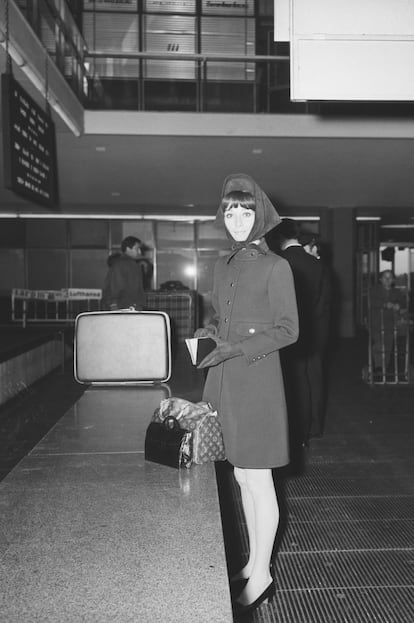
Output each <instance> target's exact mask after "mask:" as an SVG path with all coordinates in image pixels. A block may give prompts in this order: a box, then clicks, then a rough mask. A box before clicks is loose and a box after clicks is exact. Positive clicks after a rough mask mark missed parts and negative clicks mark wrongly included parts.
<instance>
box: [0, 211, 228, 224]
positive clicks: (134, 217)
mask: <svg viewBox="0 0 414 623" xmlns="http://www.w3.org/2000/svg"><path fill="white" fill-rule="evenodd" d="M3 218H22V219H29V218H33V219H64V218H67V219H88V220H89V219H99V220H117V221H183V222H191V223H194V222H197V221H214V220H215V218H216V216H215V215H212V216H203V215H199V214H189V215H184V214H174V215H173V214H172V215H168V214H131V213H128V214H119V213H117V214H113V213H111V214H102V213H100V214H96V213H94V212H93V213H87V212H85V213H84V214H79V213H71V212H67V213H63V212H60V213H59V214H56V213H51V212H39V213H37V212H34V213H29V212H22V213H20V212H0V219H3Z"/></svg>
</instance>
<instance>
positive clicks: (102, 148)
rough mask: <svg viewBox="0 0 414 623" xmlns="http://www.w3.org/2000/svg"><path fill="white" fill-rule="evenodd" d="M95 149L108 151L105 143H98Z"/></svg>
mask: <svg viewBox="0 0 414 623" xmlns="http://www.w3.org/2000/svg"><path fill="white" fill-rule="evenodd" d="M95 151H106V147H105V146H104V145H98V146H97V147H95Z"/></svg>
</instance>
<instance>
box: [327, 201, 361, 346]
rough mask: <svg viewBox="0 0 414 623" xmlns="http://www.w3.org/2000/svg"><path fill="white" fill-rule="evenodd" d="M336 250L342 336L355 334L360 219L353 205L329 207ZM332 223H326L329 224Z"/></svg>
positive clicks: (337, 318)
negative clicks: (356, 262)
mask: <svg viewBox="0 0 414 623" xmlns="http://www.w3.org/2000/svg"><path fill="white" fill-rule="evenodd" d="M327 220H328V222H329V229H330V235H329V240H330V242H331V251H332V261H331V267H332V273H333V275H332V277H333V292H332V295H333V296H332V312H333V321H334V323H335V327H334V328H335V329H336V332H337V335H338V337H354V336H355V258H356V255H355V253H356V220H355V210H354V209H353V208H332V209H330V210H329V218H328V219H327ZM327 225H328V223H325V227H327Z"/></svg>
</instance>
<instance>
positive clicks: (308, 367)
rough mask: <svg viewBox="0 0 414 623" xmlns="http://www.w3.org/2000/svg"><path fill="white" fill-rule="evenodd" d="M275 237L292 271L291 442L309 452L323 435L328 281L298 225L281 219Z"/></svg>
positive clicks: (287, 368) (285, 357)
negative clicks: (295, 327)
mask: <svg viewBox="0 0 414 623" xmlns="http://www.w3.org/2000/svg"><path fill="white" fill-rule="evenodd" d="M275 234H276V236H277V239H278V240H279V247H280V254H281V256H282V257H284V258H285V259H286V260H287V261H288V262H289V264H290V267H291V269H292V272H293V278H294V281H295V290H296V297H297V302H298V314H299V339H298V341H297V342H296V343H295V344H294V345H292V346H290V347H288V348H286V349H284V351H283V353H282V368H283V373H284V379H285V386H286V390H287V396H288V408H289V415H290V417H291V426H292V436H293V442H294V443H296V444H299V445H302V446H307V445H308V444H309V440H310V439H311V438H312V437H321V436H322V435H323V427H324V410H325V375H324V370H323V359H324V354H325V350H326V346H327V341H328V332H329V316H330V283H329V281H330V280H329V276H328V273H327V270H326V268H325V266H324V264H323V263H322V262H321V261H320V260H319V259H317V258H316V257H315V256H314V255H313V254H311V253H307V252H306V251H305V249H304V248H303V246H302V245H301V243H300V242H299V240H300V236H301V233H300V227H299V224H298V223H297V221H295V220H293V219H289V218H285V219H282V222H281V223H280V225H278V226H277V227H276V229H275Z"/></svg>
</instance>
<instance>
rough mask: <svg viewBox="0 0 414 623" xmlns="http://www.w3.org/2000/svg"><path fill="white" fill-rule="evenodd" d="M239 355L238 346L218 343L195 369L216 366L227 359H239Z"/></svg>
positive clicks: (240, 350)
mask: <svg viewBox="0 0 414 623" xmlns="http://www.w3.org/2000/svg"><path fill="white" fill-rule="evenodd" d="M210 337H213V336H210ZM240 355H243V351H242V349H241V347H240V344H229V343H228V342H222V341H218V343H217V347H216V348H215V349H214V350H212V351H211V353H209V354H208V355H207V356H206V357H204V359H203V360H202V361H201V362H200V364H199V365H198V366H197V368H209V367H211V366H216V365H217V364H219V363H222V362H223V361H227V359H233V357H240Z"/></svg>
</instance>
